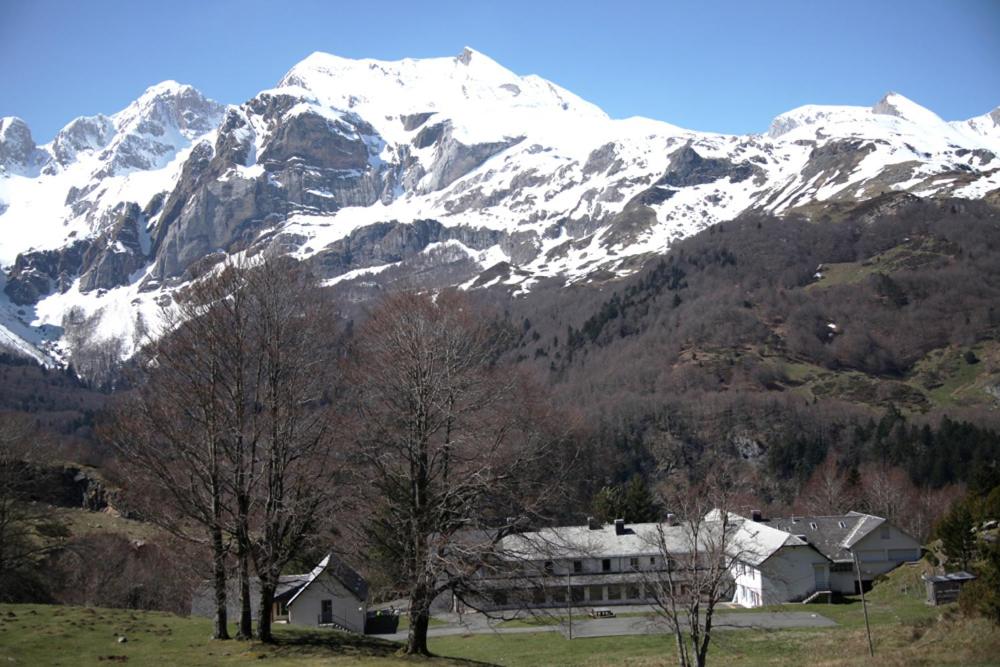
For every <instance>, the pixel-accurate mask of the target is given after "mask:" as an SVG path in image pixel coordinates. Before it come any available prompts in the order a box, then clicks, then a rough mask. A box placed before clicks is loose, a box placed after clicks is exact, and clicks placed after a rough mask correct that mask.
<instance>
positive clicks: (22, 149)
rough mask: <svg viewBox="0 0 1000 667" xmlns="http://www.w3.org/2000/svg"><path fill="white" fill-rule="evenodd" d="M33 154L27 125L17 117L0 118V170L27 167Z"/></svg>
mask: <svg viewBox="0 0 1000 667" xmlns="http://www.w3.org/2000/svg"><path fill="white" fill-rule="evenodd" d="M34 152H35V141H34V139H32V137H31V129H30V128H29V127H28V124H27V123H25V122H24V121H23V120H22V119H20V118H18V117H17V116H5V117H3V118H0V168H3V167H5V166H10V165H21V166H24V165H27V164H28V162H29V161H31V159H32V155H33V153H34Z"/></svg>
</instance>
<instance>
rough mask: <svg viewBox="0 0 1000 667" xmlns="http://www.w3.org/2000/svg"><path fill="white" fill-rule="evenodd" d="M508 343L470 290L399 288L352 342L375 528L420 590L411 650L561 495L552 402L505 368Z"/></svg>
mask: <svg viewBox="0 0 1000 667" xmlns="http://www.w3.org/2000/svg"><path fill="white" fill-rule="evenodd" d="M503 343H504V338H503V333H502V332H501V331H499V330H498V329H497V328H496V327H494V326H491V325H490V323H489V322H488V321H487V320H486V318H484V317H483V316H482V315H481V314H480V313H478V312H476V311H474V310H473V309H472V308H471V306H470V305H469V303H468V302H467V301H466V300H465V299H464V298H463V297H462V296H461V295H459V294H455V293H443V294H439V295H437V296H436V297H434V298H432V297H430V296H427V295H420V294H398V295H395V296H390V297H388V298H386V299H385V300H384V301H383V302H382V303H381V305H380V306H379V307H378V308H377V309H376V310H375V311H374V312H373V313H372V314H371V317H370V318H369V320H368V321H367V322H366V324H365V325H364V326H363V327H362V329H361V330H360V331H359V332H358V335H357V339H356V345H355V348H354V350H353V351H352V352H353V353H352V360H351V364H350V369H349V380H350V382H349V384H350V386H352V387H353V388H354V393H355V399H356V406H357V421H356V423H355V424H354V429H353V430H354V433H355V437H354V441H355V446H356V450H355V453H356V457H357V461H358V463H359V466H358V468H357V474H358V482H359V484H358V494H359V498H360V499H361V502H363V503H365V504H366V505H367V508H366V509H367V510H368V511H369V512H370V515H371V517H372V519H371V521H369V522H367V523H366V524H365V526H364V535H365V537H366V540H367V543H368V544H369V545H370V548H371V550H372V552H373V553H375V554H378V555H381V556H382V557H383V558H385V559H387V560H390V561H392V562H393V563H394V564H395V567H396V570H397V585H398V586H399V587H400V588H401V589H402V590H403V592H405V594H406V595H407V596H408V597H409V605H410V631H409V637H408V640H407V645H406V649H405V650H406V652H407V653H410V654H427V653H428V649H427V628H428V622H429V617H430V608H431V604H432V602H433V601H434V599H435V598H436V597H437V596H438V595H440V594H442V593H443V592H446V591H450V592H452V593H453V594H455V595H456V596H458V597H459V598H460V599H462V600H464V601H466V602H467V603H469V604H470V605H471V606H473V607H475V606H476V604H477V603H476V596H475V592H476V591H478V589H479V586H480V585H481V583H482V581H483V577H482V576H481V575H482V571H483V569H484V568H488V567H489V566H490V564H491V563H494V562H496V561H497V560H498V559H494V558H493V556H494V555H495V552H496V549H497V545H498V544H499V543H500V541H501V540H502V538H503V537H504V536H506V535H509V534H510V533H512V532H514V531H516V530H518V529H519V527H521V526H524V525H526V524H527V523H528V522H531V521H532V520H533V519H534V518H535V517H536V516H537V515H539V514H540V513H541V512H543V511H544V509H547V508H549V507H550V506H551V504H552V503H554V500H553V499H554V498H555V494H556V493H557V492H558V490H559V489H560V486H561V485H560V475H559V473H558V472H557V471H558V470H559V467H560V465H561V464H562V463H567V464H568V463H570V462H569V461H560V459H559V457H558V456H557V455H556V454H555V452H554V446H555V445H554V443H556V442H558V440H559V438H558V437H554V436H553V435H552V430H551V429H547V428H546V427H545V424H546V423H547V421H546V417H547V415H546V409H545V408H544V405H545V402H544V401H542V400H540V398H539V397H538V396H534V395H532V393H531V392H530V390H528V389H526V388H525V385H523V384H522V383H521V382H519V381H518V379H517V378H516V377H514V376H512V375H510V374H508V373H506V372H505V371H504V369H502V368H499V367H497V365H496V359H497V358H498V356H499V353H500V351H501V350H502V347H503ZM565 467H568V466H565ZM565 467H564V468H565Z"/></svg>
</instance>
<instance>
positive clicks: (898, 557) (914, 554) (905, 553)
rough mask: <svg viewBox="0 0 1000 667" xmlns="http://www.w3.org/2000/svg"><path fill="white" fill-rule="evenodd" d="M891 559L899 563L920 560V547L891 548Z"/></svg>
mask: <svg viewBox="0 0 1000 667" xmlns="http://www.w3.org/2000/svg"><path fill="white" fill-rule="evenodd" d="M889 560H892V561H896V562H897V563H902V562H904V561H910V560H920V551H919V550H918V549H889Z"/></svg>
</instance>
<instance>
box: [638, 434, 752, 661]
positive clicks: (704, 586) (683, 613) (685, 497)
mask: <svg viewBox="0 0 1000 667" xmlns="http://www.w3.org/2000/svg"><path fill="white" fill-rule="evenodd" d="M671 449H672V451H660V452H658V454H659V455H660V457H661V462H662V463H663V464H664V466H665V467H666V468H667V469H668V470H669V474H668V475H667V479H666V481H665V483H664V485H663V489H662V495H661V498H662V503H663V505H664V506H665V507H667V508H668V509H669V511H670V512H671V513H672V514H674V515H675V517H676V520H675V521H674V522H672V523H673V525H670V524H669V523H668V524H660V525H659V526H658V529H657V531H656V533H655V538H653V539H654V541H655V544H654V545H653V546H654V547H655V549H656V551H657V552H658V558H659V559H660V566H659V567H656V568H651V569H648V570H643V571H641V573H640V576H641V579H642V581H643V583H644V587H645V591H646V596H647V598H649V599H650V601H651V602H652V604H653V606H654V608H655V610H656V612H657V613H658V615H659V616H660V617H661V618H663V619H664V620H665V621H666V623H667V625H668V627H669V628H670V631H671V633H672V634H673V636H674V640H675V643H676V648H677V661H678V664H679V665H680V667H691V666H694V665H697V666H698V667H703V665H705V664H707V660H708V650H709V646H710V644H711V641H712V633H713V622H714V619H715V609H716V605H717V604H718V603H719V602H721V601H723V600H724V599H726V598H727V597H729V595H730V593H731V589H732V571H733V568H734V566H735V565H736V563H738V562H740V561H746V560H751V559H752V554H749V553H747V550H748V549H749V548H751V547H749V545H748V544H747V543H746V542H745V541H743V540H740V539H739V538H738V535H739V532H740V530H741V526H742V521H743V520H742V517H740V516H739V515H737V514H735V513H734V510H735V508H736V506H737V504H738V503H739V502H740V501H741V500H742V499H743V498H744V495H743V494H744V493H745V491H746V489H745V485H744V480H745V476H744V472H743V470H742V469H741V466H740V464H741V462H740V461H739V460H738V459H737V458H736V457H733V456H726V455H724V454H721V453H718V452H716V451H714V450H712V451H709V452H705V453H703V455H702V457H701V458H700V460H699V461H697V462H696V463H694V468H692V469H684V468H682V467H681V466H680V465H679V463H678V459H677V454H678V452H677V450H676V449H674V448H671Z"/></svg>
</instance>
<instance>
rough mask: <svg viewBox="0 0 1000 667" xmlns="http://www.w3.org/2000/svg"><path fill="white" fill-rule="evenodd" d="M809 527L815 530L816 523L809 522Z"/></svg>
mask: <svg viewBox="0 0 1000 667" xmlns="http://www.w3.org/2000/svg"><path fill="white" fill-rule="evenodd" d="M809 527H810V528H812V529H813V530H816V522H815V521H810V522H809Z"/></svg>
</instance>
